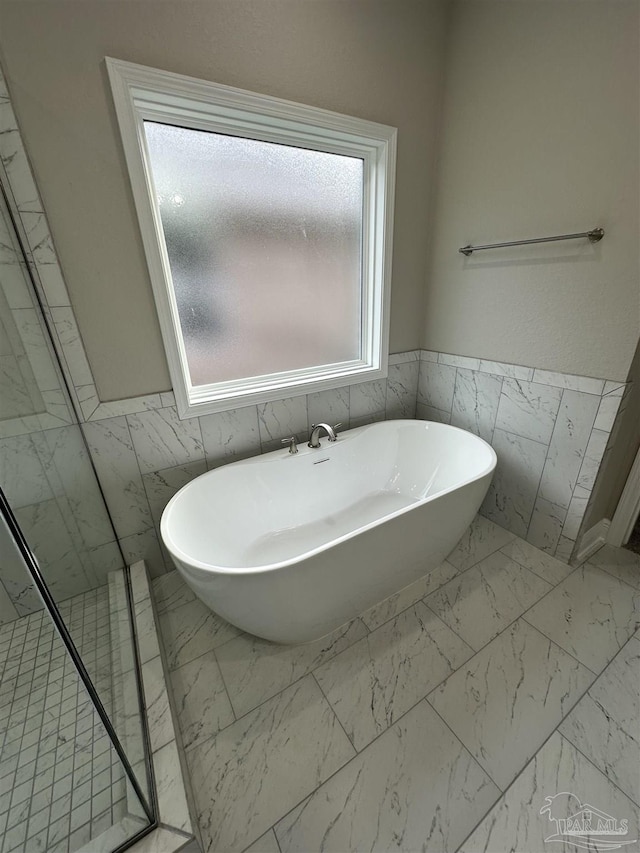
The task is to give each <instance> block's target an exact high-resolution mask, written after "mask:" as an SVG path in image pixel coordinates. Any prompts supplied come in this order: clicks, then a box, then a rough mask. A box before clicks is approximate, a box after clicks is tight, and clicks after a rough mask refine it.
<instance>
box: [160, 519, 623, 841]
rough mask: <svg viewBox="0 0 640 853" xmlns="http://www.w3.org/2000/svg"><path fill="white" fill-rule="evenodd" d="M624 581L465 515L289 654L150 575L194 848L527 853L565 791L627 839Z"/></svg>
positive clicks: (619, 555)
mask: <svg viewBox="0 0 640 853" xmlns="http://www.w3.org/2000/svg"><path fill="white" fill-rule="evenodd" d="M638 577H640V558H637V561H636V562H634V563H633V564H632V563H630V562H629V561H628V560H627V558H626V557H625V554H624V553H623V552H620V551H619V550H618V549H611V550H610V551H609V552H608V553H607V554H606V555H605V557H604V558H603V564H602V566H596V565H595V564H594V563H590V564H587V565H586V566H584V567H581V568H578V569H573V568H572V567H570V566H568V565H567V564H566V563H563V562H561V561H559V560H557V559H556V558H555V557H553V556H551V555H550V554H548V553H545V552H543V551H541V550H539V549H538V548H535V547H534V546H532V545H531V544H530V543H528V542H526V541H525V540H523V539H521V538H520V537H517V536H515V535H514V534H513V533H511V532H509V531H507V530H504V529H503V528H500V527H499V526H498V525H496V524H494V523H493V522H492V521H490V520H489V519H487V518H485V517H483V516H477V517H476V519H475V520H474V522H473V524H472V525H471V527H470V529H469V530H468V531H467V533H466V534H465V536H464V538H463V540H462V541H461V542H460V544H459V545H458V546H457V547H456V549H455V550H454V551H453V552H452V554H451V555H450V556H449V558H447V560H446V561H445V562H444V563H443V564H442V565H441V566H440V567H439V568H438V569H437V570H436V571H434V572H432V573H431V574H429V575H427V576H426V577H424V578H422V579H421V580H419V581H417V582H416V583H414V584H412V585H411V586H409V587H407V588H406V589H404V590H401V591H399V592H398V593H396V594H395V595H393V596H391V598H389V599H387V600H386V601H384V602H381V603H380V604H378V605H375V606H374V607H372V608H371V609H370V610H369V611H367V612H366V613H364V614H362V615H361V616H360V617H358V618H357V619H354V620H353V621H352V622H351V623H349V624H348V625H345V626H342V627H341V628H340V629H338V630H337V631H335V632H334V633H333V634H331V635H330V636H328V637H324V638H322V639H320V640H317V641H315V642H313V643H308V644H305V645H302V646H280V645H275V644H273V643H269V642H266V641H264V640H260V639H258V638H256V637H252V636H250V635H248V634H244V633H242V632H240V631H238V630H237V629H235V628H233V627H232V626H230V625H228V624H227V623H225V622H224V621H223V620H222V619H220V618H219V617H218V616H216V615H215V614H214V613H212V612H211V611H209V610H208V609H207V608H206V607H205V606H204V605H203V604H202V603H201V602H200V601H198V600H197V599H196V598H195V597H194V595H193V593H192V592H191V590H190V589H189V588H188V587H186V586H185V584H184V583H183V581H182V580H181V578H180V576H179V575H178V573H177V572H175V571H174V572H171V573H169V574H165V575H163V576H162V577H159V578H157V579H155V580H154V581H152V588H153V596H154V599H155V604H156V608H157V611H158V614H159V621H160V628H161V634H162V641H163V644H164V647H165V650H166V654H167V662H168V665H169V668H170V670H171V673H170V679H171V681H170V685H171V691H172V694H173V700H174V702H175V707H176V710H177V717H178V723H179V726H180V729H181V732H182V737H183V742H184V747H185V753H186V762H187V767H188V771H189V774H190V777H191V781H192V787H193V792H194V802H195V816H197V820H198V823H199V827H200V831H201V835H202V843H203V850H204V851H206V853H217V852H218V851H220V853H221V851H225V853H230V851H243V850H244V851H247V853H265V851H271V850H273V851H274V853H278V851H281V852H282V853H285V851H287V852H288V853H304V852H305V851H310V850H313V851H336V853H348V852H349V851H357V850H391V849H394V850H398V851H407V853H408V851H415V850H424V851H426V853H442V851H445V850H446V851H451V853H454V851H457V850H459V849H462V850H465V851H474V853H477V851H478V850H485V851H496V850H515V849H518V850H536V851H537V850H542V849H543V848H544V844H541V843H538V841H539V833H543V832H544V835H543V836H542V839H544V838H545V837H547V836H548V835H550V834H551V830H549V829H548V827H549V820H548V818H547V817H546V816H545V815H542V816H541V815H540V809H541V808H542V807H543V806H544V803H545V797H546V796H547V795H548V796H553V795H555V794H556V793H559V792H561V791H567V790H569V791H574V793H575V795H576V796H577V797H579V798H580V799H581V801H582V802H588V803H591V804H592V805H595V806H597V807H598V808H602V809H603V810H604V811H607V812H609V813H610V814H612V815H616V816H618V817H619V818H627V819H629V824H630V832H634V833H635V832H637V831H638V825H637V823H636V821H637V818H638V813H637V812H638V809H637V804H638V803H639V802H640V780H639V779H638V777H637V762H638V755H637V751H638V744H637V713H638V707H637V702H638V677H639V672H638V668H637V655H638V652H639V650H640V643H639V642H638V639H637V636H634V633H635V632H636V631H637V629H638V627H639V624H640V592H639V591H638V589H637V588H636V587H635V586H632V585H631V583H630V582H633V583H637V578H638ZM563 614H566V616H565V615H563ZM612 661H613V663H611V662H612ZM619 688H620V690H619ZM585 743H588V745H589V749H587V747H586V746H585ZM549 744H551V747H550V746H549ZM552 750H553V751H552ZM625 751H626V752H625ZM554 762H555V763H554ZM612 765H615V767H616V776H615V778H614V777H612V776H611V775H610V773H609V768H610V767H611V766H612ZM554 774H555V775H554ZM536 784H537V788H536V787H535V786H536ZM571 785H574V786H575V787H571ZM616 786H618V787H616ZM533 793H535V796H532V794H533ZM600 798H601V799H600ZM514 814H518V815H520V820H515V819H514V818H513V817H512V816H513V815H514ZM527 832H528V833H530V835H526V833H527ZM536 832H537V833H538V835H536ZM520 833H525V835H524V836H523V838H524V841H523V843H519V842H520V841H522V840H523V839H521V837H520ZM485 836H486V837H485ZM630 837H631V838H636V837H638V836H637V835H630ZM631 849H633V848H631Z"/></svg>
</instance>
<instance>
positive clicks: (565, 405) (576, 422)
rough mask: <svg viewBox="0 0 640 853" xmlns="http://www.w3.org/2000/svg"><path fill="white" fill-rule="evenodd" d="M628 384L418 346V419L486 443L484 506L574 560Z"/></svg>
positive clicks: (493, 516)
mask: <svg viewBox="0 0 640 853" xmlns="http://www.w3.org/2000/svg"><path fill="white" fill-rule="evenodd" d="M625 388H626V386H625V384H624V383H623V382H614V381H608V380H605V379H592V378H590V377H586V376H573V375H569V374H566V373H553V372H551V371H547V370H539V369H537V368H534V367H523V366H521V365H515V364H505V363H499V362H494V361H486V360H484V359H479V358H467V357H464V356H455V355H448V354H446V353H440V352H431V351H427V350H422V351H421V354H420V373H419V380H418V402H417V417H419V418H424V419H426V420H436V421H441V422H443V423H450V424H453V425H454V426H459V427H462V428H463V429H468V430H470V431H471V432H475V433H476V434H477V435H479V436H481V437H482V438H484V439H485V441H488V442H489V443H490V444H491V445H492V446H493V448H494V449H495V451H496V453H497V454H498V466H497V469H496V473H495V476H494V478H493V482H492V484H491V486H490V488H489V492H488V494H487V497H486V500H485V502H484V504H483V505H482V509H481V512H483V513H484V514H485V515H486V516H487V518H490V519H492V520H493V521H495V522H496V523H498V524H500V525H502V526H503V527H505V528H506V529H508V530H510V531H512V532H513V533H515V534H517V535H518V536H519V537H521V538H523V539H525V540H526V541H527V542H530V543H531V544H532V545H535V546H536V547H537V548H540V549H542V550H543V551H546V552H547V553H550V554H553V555H555V556H556V557H558V558H559V559H561V560H566V561H568V560H569V558H570V557H571V554H572V552H573V550H574V547H575V543H576V539H577V538H578V534H579V531H580V526H581V523H582V518H583V516H584V513H585V510H586V507H587V503H588V501H589V498H590V495H591V490H592V488H593V485H594V482H595V478H596V474H597V473H598V469H599V468H600V465H601V464H602V461H603V458H604V454H605V450H606V448H607V447H608V446H610V445H611V443H612V437H611V433H612V429H613V426H614V422H615V419H616V416H617V414H618V412H619V411H620V410H621V408H622V406H623V405H624V403H623V395H624V393H625ZM614 437H615V436H614Z"/></svg>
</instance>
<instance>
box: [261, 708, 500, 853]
mask: <svg viewBox="0 0 640 853" xmlns="http://www.w3.org/2000/svg"><path fill="white" fill-rule="evenodd" d="M498 796H499V791H498V789H497V788H496V786H495V785H494V784H493V782H492V781H491V780H490V779H489V777H488V776H487V775H486V774H485V773H484V771H483V770H482V769H481V768H480V766H479V765H478V764H477V763H476V762H475V761H474V759H473V758H472V757H471V755H469V753H468V752H467V751H466V749H464V747H463V746H462V744H461V743H460V742H459V741H458V739H457V738H455V737H454V736H453V735H452V733H451V731H450V730H449V729H448V728H447V727H446V726H445V724H444V723H443V722H442V720H441V719H440V718H439V717H438V715H437V714H436V713H435V712H434V711H433V709H432V708H430V707H429V705H428V704H427V703H426V702H420V703H419V704H418V705H417V706H416V707H415V708H412V710H411V711H409V713H408V714H406V715H405V716H404V717H403V718H402V719H401V720H399V721H398V722H397V723H396V724H395V725H394V726H393V727H392V728H391V729H389V730H388V731H386V732H385V733H384V734H383V735H382V736H381V737H379V738H378V739H377V740H376V741H375V742H374V743H372V744H371V745H370V746H369V747H367V749H365V750H364V751H363V752H361V753H360V755H358V756H357V758H355V759H354V760H353V761H351V762H350V763H349V764H348V765H347V766H346V767H343V768H342V770H340V771H339V772H338V773H336V775H335V776H333V778H331V779H330V780H329V781H328V782H326V783H325V784H324V785H322V787H320V788H319V789H318V790H317V791H316V792H315V793H313V794H312V795H311V796H310V797H308V798H307V799H306V800H305V801H304V802H302V803H301V804H300V805H299V806H297V807H296V808H295V809H294V810H293V811H292V812H291V813H290V814H288V815H286V816H285V817H284V818H283V819H282V820H280V821H279V822H278V823H277V824H276V827H275V832H276V837H277V839H278V844H279V845H280V850H281V851H282V853H309V851H313V853H329V851H335V853H345V851H364V850H369V851H380V853H388V851H391V850H394V851H412V853H413V851H418V850H420V851H424V853H443V851H454V850H456V848H457V847H458V845H459V844H460V842H461V841H462V840H463V839H464V837H465V836H466V834H467V833H468V832H469V831H470V829H471V827H473V826H474V825H475V823H476V822H477V821H478V820H479V819H480V817H481V816H482V815H483V814H485V812H486V811H487V809H488V808H489V807H490V806H491V804H492V803H493V802H495V800H496V799H497V797H498Z"/></svg>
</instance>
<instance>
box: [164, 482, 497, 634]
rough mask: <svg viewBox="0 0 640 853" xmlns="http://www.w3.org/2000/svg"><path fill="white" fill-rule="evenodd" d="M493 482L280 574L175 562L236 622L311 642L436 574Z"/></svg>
mask: <svg viewBox="0 0 640 853" xmlns="http://www.w3.org/2000/svg"><path fill="white" fill-rule="evenodd" d="M490 481H491V473H489V474H487V475H486V477H483V478H481V479H479V480H475V481H474V482H472V483H469V484H467V485H465V486H464V487H463V488H462V489H458V490H456V491H454V492H449V493H448V494H445V495H443V496H442V497H440V498H439V499H438V500H437V501H433V502H429V503H425V504H422V505H421V506H418V507H416V508H415V509H413V510H412V511H411V512H408V513H404V514H402V515H399V516H397V517H395V518H391V519H389V521H387V522H385V523H384V524H382V525H379V526H376V527H372V528H370V529H369V530H366V531H364V532H363V533H362V534H360V535H358V536H357V537H354V538H351V539H348V540H346V541H344V542H340V543H339V544H337V545H336V546H335V547H334V548H331V549H329V550H327V551H322V552H321V553H319V554H315V555H314V556H312V557H310V558H308V559H306V560H304V561H302V562H300V563H296V564H295V565H292V566H285V567H282V568H279V569H278V570H277V574H275V573H274V572H269V571H265V572H262V573H253V574H251V575H246V574H240V573H239V574H237V575H236V574H231V573H229V574H212V573H211V572H209V571H206V570H202V569H199V568H197V567H194V566H190V565H187V564H184V563H182V562H181V561H179V560H177V559H176V558H175V556H174V562H175V563H176V566H177V568H178V571H179V572H180V574H181V575H182V577H183V578H184V580H185V581H186V583H187V584H188V585H189V587H191V589H192V590H193V591H194V592H195V594H196V595H197V596H198V598H199V599H200V600H201V601H202V602H204V604H206V605H207V606H208V607H209V608H210V609H211V610H213V611H214V612H215V613H217V614H218V615H219V616H222V618H223V619H226V620H227V621H228V622H230V623H231V624H232V625H235V626H236V627H238V628H241V629H242V630H243V631H246V632H248V633H250V634H255V635H256V636H258V637H262V638H264V639H266V640H271V641H272V642H275V643H283V644H299V643H309V642H312V641H314V640H317V639H319V638H321V637H324V636H325V635H326V634H330V633H331V632H332V631H334V630H335V629H336V628H339V627H340V626H341V625H344V624H345V622H348V621H350V620H351V619H353V618H355V617H356V616H359V615H360V614H361V613H363V612H364V611H365V610H368V609H369V608H370V607H372V606H373V605H374V604H377V603H378V602H380V601H383V600H384V599H385V598H388V597H389V596H390V595H393V594H394V593H395V592H399V591H400V590H401V589H403V588H404V587H405V586H409V584H411V583H413V582H414V581H417V580H418V579H419V578H421V577H423V576H424V575H426V574H429V572H431V571H433V570H434V569H436V568H437V567H438V566H439V565H440V564H441V563H442V561H443V560H444V559H445V557H446V556H447V555H448V554H450V553H451V551H452V550H453V549H454V548H455V546H456V545H457V543H458V542H459V540H460V538H461V537H462V535H463V533H464V531H465V530H466V529H467V527H468V526H469V525H470V524H471V522H472V521H473V519H474V517H475V515H476V513H477V511H478V509H479V507H480V504H481V503H482V500H483V499H484V496H485V494H486V491H487V489H488V487H489V483H490Z"/></svg>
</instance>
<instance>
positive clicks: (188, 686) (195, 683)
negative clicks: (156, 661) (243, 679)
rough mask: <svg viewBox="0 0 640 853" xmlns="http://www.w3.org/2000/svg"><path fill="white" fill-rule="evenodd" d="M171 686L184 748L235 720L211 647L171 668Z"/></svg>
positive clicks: (199, 741) (200, 740) (193, 744)
mask: <svg viewBox="0 0 640 853" xmlns="http://www.w3.org/2000/svg"><path fill="white" fill-rule="evenodd" d="M171 690H172V693H173V698H174V700H175V705H176V711H177V714H178V725H179V726H180V731H181V733H182V743H183V746H184V748H185V749H187V748H188V747H190V746H195V745H196V744H198V743H201V742H202V741H203V740H205V739H206V738H209V737H211V736H212V735H214V734H216V732H218V731H220V729H223V728H224V727H225V726H228V725H230V724H231V723H232V722H233V721H234V720H235V717H234V714H233V710H232V708H231V704H230V702H229V697H228V695H227V691H226V690H225V686H224V682H223V680H222V676H221V674H220V670H219V668H218V664H217V661H216V657H215V653H214V652H213V651H210V652H205V654H203V655H200V657H199V658H196V659H195V660H192V661H189V663H185V664H184V665H183V666H180V667H178V669H174V670H173V672H172V673H171Z"/></svg>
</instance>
